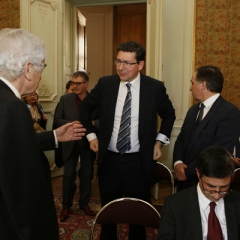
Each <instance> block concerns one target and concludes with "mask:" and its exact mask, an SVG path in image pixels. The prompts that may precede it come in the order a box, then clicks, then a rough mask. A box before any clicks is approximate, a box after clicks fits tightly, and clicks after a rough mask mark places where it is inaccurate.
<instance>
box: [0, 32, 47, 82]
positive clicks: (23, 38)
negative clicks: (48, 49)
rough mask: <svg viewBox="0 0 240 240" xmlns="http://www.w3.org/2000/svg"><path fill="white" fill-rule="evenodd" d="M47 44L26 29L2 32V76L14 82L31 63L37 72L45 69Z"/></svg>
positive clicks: (0, 53) (0, 60) (0, 59)
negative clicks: (44, 61)
mask: <svg viewBox="0 0 240 240" xmlns="http://www.w3.org/2000/svg"><path fill="white" fill-rule="evenodd" d="M45 55H46V53H45V44H44V42H43V41H42V40H41V39H39V38H38V37H36V36H34V35H33V34H31V33H30V32H28V31H26V30H24V29H10V28H4V29H2V30H1V31H0V75H1V76H2V77H4V78H6V79H7V80H9V81H14V80H15V79H17V78H18V77H20V76H21V75H22V74H23V72H24V65H25V64H26V63H27V62H30V63H31V64H32V65H33V66H34V69H35V71H37V72H39V71H41V70H42V69H43V68H44V64H43V63H42V61H43V60H44V59H45Z"/></svg>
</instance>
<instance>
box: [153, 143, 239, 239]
mask: <svg viewBox="0 0 240 240" xmlns="http://www.w3.org/2000/svg"><path fill="white" fill-rule="evenodd" d="M234 168H235V167H234V163H233V160H232V156H231V154H230V153H229V152H228V151H226V150H225V149H223V148H220V147H213V146H211V147H208V148H206V149H204V150H203V151H202V152H201V154H200V155H199V157H198V163H197V169H196V172H197V177H198V179H199V183H198V184H197V186H193V187H190V188H187V189H185V190H183V191H180V192H178V193H176V194H173V195H171V196H168V197H166V198H165V200H164V206H163V208H162V211H161V219H160V225H159V231H158V237H157V240H183V239H184V240H202V239H208V240H223V239H228V240H232V239H234V240H239V239H240V194H239V193H238V192H233V191H231V185H230V184H231V179H232V177H233V175H234ZM214 203H215V204H216V205H215V204H214ZM211 205H215V209H214V210H215V211H214V210H213V211H212V214H211V210H210V206H211ZM214 212H215V214H214ZM214 217H215V223H216V225H215V227H213V226H212V225H211V219H214ZM212 232H213V235H211V234H212ZM217 234H219V236H217Z"/></svg>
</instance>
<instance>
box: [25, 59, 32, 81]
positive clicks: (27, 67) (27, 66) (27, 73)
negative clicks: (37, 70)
mask: <svg viewBox="0 0 240 240" xmlns="http://www.w3.org/2000/svg"><path fill="white" fill-rule="evenodd" d="M32 67H33V65H32V64H31V63H30V62H27V63H25V65H24V76H25V78H26V79H27V80H28V81H30V73H31V71H32Z"/></svg>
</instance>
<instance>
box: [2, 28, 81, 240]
mask: <svg viewBox="0 0 240 240" xmlns="http://www.w3.org/2000/svg"><path fill="white" fill-rule="evenodd" d="M45 66H46V64H45V46H44V43H43V41H41V40H40V39H39V38H38V37H36V36H34V35H33V34H31V33H29V32H28V31H26V30H23V29H3V30H1V31H0V123H1V124H0V236H1V239H24V240H33V239H34V240H38V239H39V240H40V239H41V240H43V239H44V240H57V239H59V236H58V235H59V234H58V222H57V216H56V210H55V205H54V201H53V193H52V186H51V178H50V169H49V164H48V160H47V158H46V156H45V155H44V153H43V151H45V150H51V149H54V148H56V147H57V146H58V142H62V141H69V140H79V139H81V138H82V136H84V135H85V133H84V132H85V129H84V128H83V127H82V125H81V124H80V123H79V122H73V123H68V124H66V125H63V126H62V127H60V128H58V129H56V130H54V131H47V132H43V133H37V134H36V133H35V132H34V128H33V124H32V118H31V115H30V112H29V110H28V108H27V106H26V104H25V103H24V102H23V101H22V100H21V95H24V94H29V93H33V92H35V91H36V89H37V87H38V84H39V81H40V80H41V75H42V71H43V69H44V68H45Z"/></svg>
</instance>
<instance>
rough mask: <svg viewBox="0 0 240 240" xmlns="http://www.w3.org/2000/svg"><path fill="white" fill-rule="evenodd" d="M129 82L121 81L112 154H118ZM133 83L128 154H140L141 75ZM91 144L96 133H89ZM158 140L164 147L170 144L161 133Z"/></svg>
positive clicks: (111, 142) (110, 148) (111, 141)
mask: <svg viewBox="0 0 240 240" xmlns="http://www.w3.org/2000/svg"><path fill="white" fill-rule="evenodd" d="M127 83H129V82H125V81H121V82H120V85H119V90H118V97H117V103H116V108H115V115H114V125H113V131H112V136H111V140H110V143H109V146H108V150H110V151H112V152H118V150H117V148H116V144H117V138H118V132H119V127H120V122H121V116H122V109H123V105H124V102H125V98H126V95H127V86H126V84H127ZM130 83H131V94H132V106H131V149H130V150H129V151H128V153H133V152H139V149H140V143H139V139H138V127H139V102H140V100H139V96H140V73H138V76H137V77H136V78H135V79H134V80H133V81H131V82H130ZM86 137H87V139H88V141H89V142H90V141H91V140H93V139H94V138H97V136H96V134H95V133H89V134H88V135H87V136H86ZM156 140H158V141H161V142H163V143H164V145H167V144H169V143H170V141H169V138H168V137H167V136H165V135H164V134H162V133H159V134H158V135H157V137H156Z"/></svg>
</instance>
